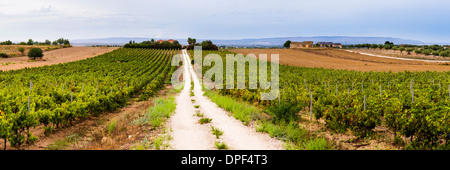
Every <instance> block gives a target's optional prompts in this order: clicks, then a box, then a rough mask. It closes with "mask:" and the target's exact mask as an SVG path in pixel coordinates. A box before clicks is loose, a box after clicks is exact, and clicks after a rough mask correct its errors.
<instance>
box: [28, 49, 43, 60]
mask: <svg viewBox="0 0 450 170" xmlns="http://www.w3.org/2000/svg"><path fill="white" fill-rule="evenodd" d="M27 56H28V57H29V58H33V60H36V58H42V57H43V56H44V54H43V53H42V49H40V48H31V49H30V50H29V51H28V55H27Z"/></svg>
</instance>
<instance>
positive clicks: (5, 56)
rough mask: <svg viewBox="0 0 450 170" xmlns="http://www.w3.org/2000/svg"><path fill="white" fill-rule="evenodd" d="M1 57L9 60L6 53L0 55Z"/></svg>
mask: <svg viewBox="0 0 450 170" xmlns="http://www.w3.org/2000/svg"><path fill="white" fill-rule="evenodd" d="M0 57H1V58H8V54H6V53H0Z"/></svg>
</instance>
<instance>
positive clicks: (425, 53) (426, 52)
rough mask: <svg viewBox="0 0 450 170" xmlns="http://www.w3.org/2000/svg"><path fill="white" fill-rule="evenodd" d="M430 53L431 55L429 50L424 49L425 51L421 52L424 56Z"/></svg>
mask: <svg viewBox="0 0 450 170" xmlns="http://www.w3.org/2000/svg"><path fill="white" fill-rule="evenodd" d="M430 53H431V50H429V49H425V50H423V51H422V54H424V55H426V56H427V55H430Z"/></svg>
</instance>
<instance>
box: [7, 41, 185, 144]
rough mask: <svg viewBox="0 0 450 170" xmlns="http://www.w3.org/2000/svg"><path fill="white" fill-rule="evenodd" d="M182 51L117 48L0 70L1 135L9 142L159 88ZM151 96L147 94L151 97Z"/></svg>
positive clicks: (26, 138) (28, 139)
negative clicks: (32, 130)
mask: <svg viewBox="0 0 450 170" xmlns="http://www.w3.org/2000/svg"><path fill="white" fill-rule="evenodd" d="M177 51H178V50H156V49H123V48H121V49H118V50H114V51H113V52H109V53H106V54H102V55H99V56H97V57H94V58H88V59H85V60H81V61H76V62H70V63H65V64H57V65H51V66H43V67H36V68H25V69H21V70H14V71H6V72H1V73H0V138H1V139H3V140H4V142H5V148H6V142H7V141H9V142H10V145H11V146H20V145H22V144H23V143H25V142H26V143H32V142H33V141H35V140H36V137H35V136H33V135H32V134H31V133H30V131H29V129H30V128H33V127H36V126H37V125H43V126H44V131H45V132H46V133H48V132H51V131H52V129H54V128H57V127H60V126H66V125H69V124H71V122H73V121H74V120H76V119H83V118H86V117H88V116H90V115H93V114H99V113H102V112H104V111H112V110H115V109H117V108H119V107H121V106H124V105H125V104H126V102H127V100H128V99H129V98H130V97H131V96H132V95H133V94H135V93H137V92H139V91H143V89H144V91H148V86H149V84H158V86H151V87H152V88H153V89H151V90H154V91H156V90H157V89H158V88H160V87H161V84H162V83H163V82H164V80H165V79H166V75H167V73H169V71H168V70H173V69H171V68H170V67H169V64H170V60H171V58H172V56H173V55H174V54H175V53H176V52H177ZM1 87H3V88H1ZM151 95H152V94H150V95H147V97H149V96H151Z"/></svg>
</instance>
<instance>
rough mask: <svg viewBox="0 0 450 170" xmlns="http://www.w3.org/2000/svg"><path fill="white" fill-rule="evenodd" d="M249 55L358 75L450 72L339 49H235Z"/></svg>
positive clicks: (439, 66) (445, 68) (446, 68)
mask: <svg viewBox="0 0 450 170" xmlns="http://www.w3.org/2000/svg"><path fill="white" fill-rule="evenodd" d="M230 51H232V52H236V53H242V54H244V55H247V54H249V53H253V54H256V56H258V54H267V55H268V59H269V60H270V54H279V57H280V63H281V64H285V65H292V66H301V67H316V68H317V67H323V68H333V69H345V70H356V71H389V70H391V71H392V72H399V71H405V70H408V71H426V70H430V71H450V65H443V64H438V63H426V62H421V61H406V60H397V59H389V58H380V57H374V56H368V55H361V54H355V53H351V52H347V51H343V50H339V49H301V50H300V49H231V50H230Z"/></svg>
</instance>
